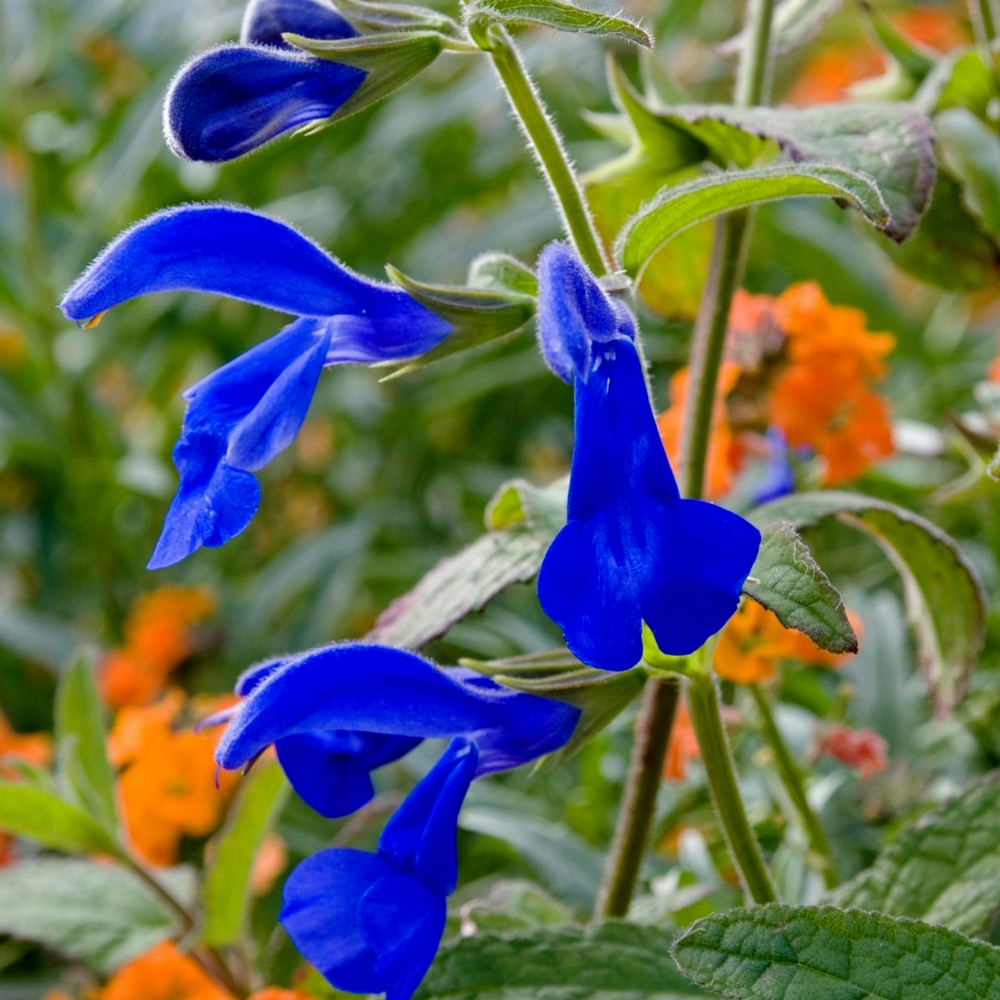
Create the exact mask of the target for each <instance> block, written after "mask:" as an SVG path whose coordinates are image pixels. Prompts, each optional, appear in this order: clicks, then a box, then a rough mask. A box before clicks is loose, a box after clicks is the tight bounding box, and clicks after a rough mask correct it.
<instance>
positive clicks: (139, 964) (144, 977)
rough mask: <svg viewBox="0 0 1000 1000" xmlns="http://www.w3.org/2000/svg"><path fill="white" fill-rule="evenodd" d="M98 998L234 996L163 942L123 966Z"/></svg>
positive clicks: (213, 999)
mask: <svg viewBox="0 0 1000 1000" xmlns="http://www.w3.org/2000/svg"><path fill="white" fill-rule="evenodd" d="M96 1000H231V994H230V993H228V992H226V991H225V990H224V989H222V987H220V986H219V985H218V984H217V983H216V982H215V980H213V979H212V978H211V977H210V976H209V975H208V973H206V972H205V971H204V970H203V969H202V968H201V967H200V966H199V965H198V964H197V963H196V962H195V961H194V960H193V959H191V958H188V957H187V955H184V954H182V953H181V952H180V951H179V950H178V948H177V946H176V945H175V944H172V943H170V942H164V943H163V944H159V945H157V946H156V947H155V948H154V949H153V950H152V951H149V952H147V953H146V954H145V955H142V956H141V957H139V958H137V959H136V960H135V961H134V962H129V963H128V964H127V965H124V966H122V968H121V969H119V970H118V972H116V973H115V975H114V976H113V977H112V978H111V979H110V980H109V981H108V984H107V985H106V986H105V987H103V989H101V990H100V991H99V992H98V994H97V997H96Z"/></svg>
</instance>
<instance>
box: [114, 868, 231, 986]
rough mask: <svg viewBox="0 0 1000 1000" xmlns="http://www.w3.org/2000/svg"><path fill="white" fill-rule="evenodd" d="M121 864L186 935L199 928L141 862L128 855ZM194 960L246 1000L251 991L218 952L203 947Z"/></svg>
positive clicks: (205, 946) (195, 952)
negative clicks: (161, 903) (160, 902)
mask: <svg viewBox="0 0 1000 1000" xmlns="http://www.w3.org/2000/svg"><path fill="white" fill-rule="evenodd" d="M117 859H118V861H120V862H121V863H122V864H123V865H125V867H126V868H128V870H129V871H130V872H132V874H133V875H135V876H136V878H138V879H140V880H141V881H142V882H143V883H144V884H145V885H146V886H148V887H149V889H150V890H151V891H152V892H153V893H154V894H155V895H156V896H157V898H158V899H160V900H161V901H162V902H163V904H164V905H165V906H166V907H167V909H169V910H170V912H171V913H173V914H174V915H175V916H176V917H177V919H178V921H179V922H180V925H181V930H182V932H183V933H184V934H188V933H189V932H190V931H192V930H193V929H194V927H195V925H196V924H197V921H196V920H195V918H194V916H193V915H192V914H191V912H190V911H189V910H188V908H187V907H186V906H185V905H184V904H183V903H182V902H181V901H180V900H179V899H178V898H177V897H176V896H175V895H174V894H173V893H172V892H171V891H170V890H169V889H167V887H166V886H165V885H163V883H162V882H161V881H160V880H159V879H158V878H157V877H156V876H155V875H154V874H153V873H152V872H151V871H149V869H147V868H146V866H145V865H143V864H142V863H141V862H140V861H138V860H137V859H136V858H134V857H132V855H130V854H128V853H127V852H126V851H122V852H121V853H119V854H118V855H117ZM189 954H190V957H191V958H192V959H193V960H194V961H195V962H197V964H198V965H199V966H201V968H202V969H203V970H204V971H205V972H206V973H208V975H209V976H211V977H212V978H213V979H214V980H215V981H216V982H217V983H219V984H220V985H221V986H223V987H224V988H225V989H226V990H227V991H228V992H230V993H232V994H233V995H234V996H236V997H245V996H246V995H247V993H248V992H249V990H247V989H246V987H245V986H244V985H243V983H241V982H240V981H239V979H238V978H237V976H236V975H235V974H234V973H233V971H232V969H231V968H230V967H229V964H228V962H227V961H226V959H225V958H224V956H223V955H222V954H221V953H220V952H219V950H218V949H217V948H213V947H211V946H209V945H200V946H198V947H197V948H194V949H192V950H191V952H190V953H189Z"/></svg>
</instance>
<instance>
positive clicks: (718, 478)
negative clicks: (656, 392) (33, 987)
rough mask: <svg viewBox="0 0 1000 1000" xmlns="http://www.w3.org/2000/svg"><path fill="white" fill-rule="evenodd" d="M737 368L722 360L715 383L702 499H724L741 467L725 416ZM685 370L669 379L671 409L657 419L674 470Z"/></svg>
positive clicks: (685, 384)
mask: <svg viewBox="0 0 1000 1000" xmlns="http://www.w3.org/2000/svg"><path fill="white" fill-rule="evenodd" d="M739 376H740V369H739V367H738V366H737V365H735V364H733V363H732V362H730V361H724V362H723V363H722V367H721V368H720V370H719V380H718V382H717V383H716V395H715V404H714V406H713V409H712V430H711V438H710V441H709V449H708V462H707V465H706V470H705V496H706V497H709V498H714V497H719V496H723V495H724V494H726V493H728V492H729V491H730V490H731V489H732V487H733V480H734V479H735V477H736V476H737V475H738V473H739V471H740V469H741V468H742V465H743V450H742V448H741V447H740V445H739V442H738V441H737V440H736V439H735V437H734V435H733V432H732V428H731V427H730V426H729V419H728V416H727V414H726V395H727V394H728V393H729V392H730V391H731V390H732V389H733V387H734V386H735V385H736V381H737V379H738V378H739ZM687 390H688V370H687V368H682V369H681V370H680V371H678V372H677V373H675V374H674V376H673V378H671V380H670V409H668V410H665V411H664V412H663V413H661V414H660V416H659V418H658V419H657V426H658V427H659V429H660V440H661V441H662V442H663V447H664V448H665V449H666V451H667V455H668V457H669V458H670V461H671V462H672V463H673V464H674V466H675V467H676V465H677V462H678V461H679V459H680V449H681V428H682V426H683V423H684V406H685V400H686V399H687Z"/></svg>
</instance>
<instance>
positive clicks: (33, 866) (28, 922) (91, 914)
mask: <svg viewBox="0 0 1000 1000" xmlns="http://www.w3.org/2000/svg"><path fill="white" fill-rule="evenodd" d="M174 881H176V879H175V880H174ZM185 881H188V882H189V881H190V880H189V879H187V878H185ZM182 930H183V928H182V927H181V926H180V923H179V921H178V919H177V917H176V915H175V914H174V913H173V912H172V911H171V910H169V909H168V908H167V906H166V904H165V903H164V902H163V901H162V900H161V899H160V898H159V897H158V896H156V895H155V893H154V892H153V891H152V890H151V889H150V888H149V887H148V886H146V885H144V884H143V883H142V882H140V881H139V880H138V879H137V878H136V877H135V876H134V875H132V874H131V873H129V872H128V871H126V870H125V869H124V868H119V867H118V866H116V865H99V864H95V863H94V862H92V861H83V860H81V859H78V858H28V859H25V860H22V861H19V862H18V863H17V864H16V865H12V866H11V867H9V868H4V869H3V870H0V934H10V935H12V936H14V937H16V938H21V939H23V940H26V941H34V942H36V943H38V944H42V945H45V947H47V948H51V949H53V950H54V951H57V952H59V953H60V954H63V955H66V956H68V957H69V958H74V959H77V960H79V961H81V962H83V963H85V964H86V965H88V966H89V967H90V968H91V969H93V970H94V971H95V972H98V973H100V974H101V975H110V974H111V973H113V972H115V971H116V970H117V969H118V968H120V967H121V966H122V965H124V964H125V963H126V962H129V961H131V960H132V959H134V958H138V957H139V956H140V955H142V954H144V953H145V952H147V951H149V950H150V948H153V947H155V946H156V945H158V944H159V943H160V942H161V941H165V940H167V939H168V938H172V937H176V936H177V935H178V934H179V933H180V932H181V931H182Z"/></svg>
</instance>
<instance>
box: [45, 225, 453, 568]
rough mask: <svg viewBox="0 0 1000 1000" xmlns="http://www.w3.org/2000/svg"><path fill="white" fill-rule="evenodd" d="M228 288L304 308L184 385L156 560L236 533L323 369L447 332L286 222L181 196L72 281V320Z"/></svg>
mask: <svg viewBox="0 0 1000 1000" xmlns="http://www.w3.org/2000/svg"><path fill="white" fill-rule="evenodd" d="M174 290H186V291H201V292H214V293H216V294H219V295H227V296H229V297H231V298H236V299H243V300H244V301H247V302H253V303H256V304H258V305H262V306H266V307H268V308H271V309H276V310H278V311H279V312H284V313H290V314H292V315H295V316H298V317H300V318H299V319H297V320H295V322H293V323H291V324H290V325H289V326H287V327H285V328H284V329H283V330H282V331H281V332H280V333H278V334H277V335H276V336H274V337H272V338H271V339H270V340H267V341H265V342H264V343H262V344H259V345H257V346H256V347H254V348H252V349H251V350H249V351H247V352H246V353H245V354H242V355H240V357H238V358H236V359H235V360H234V361H231V362H230V363H229V364H227V365H225V366H224V367H222V368H220V369H219V370H218V371H216V372H213V373H212V374H211V375H209V376H208V377H207V378H205V379H203V380H202V381H201V382H199V383H198V384H197V385H195V386H192V387H191V388H190V389H188V390H187V392H185V394H184V398H185V399H186V400H187V403H188V406H187V411H186V413H185V415H184V423H183V426H182V427H181V436H180V439H179V441H178V442H177V445H176V447H175V449H174V464H175V465H176V466H177V471H178V472H179V473H180V487H179V489H178V491H177V495H176V496H175V498H174V501H173V503H172V504H171V506H170V510H169V511H168V512H167V517H166V521H165V523H164V526H163V533H162V534H161V536H160V539H159V542H158V543H157V545H156V549H155V551H154V552H153V557H152V559H151V560H150V562H149V567H150V569H158V568H160V567H163V566H169V565H171V564H172V563H176V562H178V561H179V560H181V559H183V558H184V557H185V556H187V555H189V554H190V553H192V552H194V551H195V550H196V549H198V548H200V547H201V546H203V545H207V546H218V545H222V544H224V543H225V542H227V541H228V540H229V539H230V538H232V537H233V536H235V535H237V534H238V533H239V532H241V531H242V530H243V529H244V528H245V527H246V526H247V524H249V523H250V520H251V518H252V517H253V516H254V514H255V513H256V511H257V507H258V505H259V503H260V485H259V483H258V482H257V480H256V478H255V477H254V475H253V473H254V472H255V471H256V470H258V469H260V468H262V467H263V466H265V465H267V463H268V462H270V461H271V459H272V458H274V456H275V455H277V454H278V453H279V452H280V451H281V450H282V449H284V448H286V447H288V445H289V444H290V443H291V442H292V440H293V439H294V437H295V435H296V434H297V433H298V430H299V427H301V425H302V422H303V420H304V419H305V415H306V411H307V410H308V408H309V403H310V401H311V400H312V396H313V392H314V390H315V388H316V383H317V381H318V380H319V375H320V372H321V371H322V369H323V367H324V366H325V365H333V364H340V363H344V362H361V363H368V364H370V363H375V362H379V361H394V360H400V359H403V358H408V357H412V356H414V355H417V354H422V353H423V352H424V351H427V350H429V349H430V348H431V347H434V346H435V345H436V344H438V343H440V342H441V341H442V340H443V339H444V338H445V337H446V336H447V335H448V333H449V332H450V330H451V327H450V325H449V324H448V323H447V322H446V321H445V320H442V319H440V318H439V317H437V316H435V315H434V314H433V313H431V312H429V311H428V310H427V309H425V308H424V307H423V306H421V305H419V304H418V303H417V302H415V301H414V300H413V299H412V298H410V296H409V295H407V294H406V293H405V292H403V291H402V290H400V289H398V288H394V287H392V286H390V285H385V284H380V283H378V282H374V281H369V280H368V279H366V278H362V277H360V276H359V275H357V274H355V273H354V272H352V271H350V270H349V269H348V268H346V267H345V266H344V265H343V264H341V263H340V262H339V261H337V260H335V259H334V258H332V257H330V256H329V255H328V254H327V253H325V252H324V251H323V250H321V249H320V248H319V247H318V246H317V245H316V244H315V243H313V242H312V241H311V240H308V239H306V237H304V236H302V235H301V234H300V233H298V232H296V231H295V230H294V229H292V228H291V227H290V226H287V225H285V224H284V223H283V222H279V221H278V220H276V219H272V218H270V217H268V216H266V215H262V214H260V213H258V212H252V211H250V210H249V209H245V208H240V207H238V206H230V205H184V206H181V207H179V208H173V209H168V210H166V211H163V212H157V213H155V214H154V215H151V216H149V217H148V218H147V219H144V220H143V221H142V222H140V223H138V224H137V225H136V226H134V227H133V228H131V229H128V230H126V231H125V232H124V233H122V234H121V235H120V236H119V237H118V238H117V239H115V240H114V241H113V242H112V243H111V244H110V245H109V246H108V247H107V248H106V249H105V250H104V252H103V253H101V254H100V256H98V258H97V259H96V260H95V261H94V262H93V263H92V264H91V265H90V267H88V268H87V270H86V271H84V273H83V274H82V275H81V276H80V277H79V278H78V279H77V280H76V281H75V282H74V283H73V285H72V286H71V287H70V289H69V291H68V292H67V293H66V296H65V298H64V299H63V301H62V310H63V313H64V314H65V315H66V316H67V318H69V319H72V320H75V321H77V322H88V321H93V320H94V319H95V317H99V316H100V315H101V314H102V313H103V312H104V311H105V310H107V309H110V308H111V307H112V306H115V305H118V304H119V303H120V302H124V301H126V300H127V299H131V298H135V297H136V296H138V295H145V294H147V293H149V292H162V291H174Z"/></svg>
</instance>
